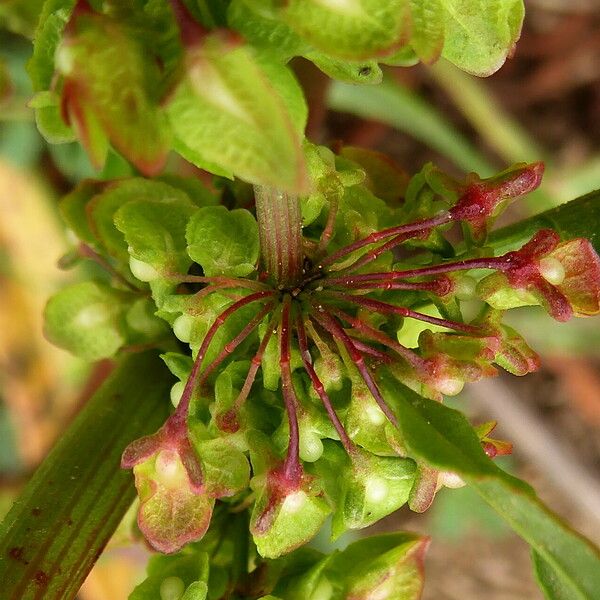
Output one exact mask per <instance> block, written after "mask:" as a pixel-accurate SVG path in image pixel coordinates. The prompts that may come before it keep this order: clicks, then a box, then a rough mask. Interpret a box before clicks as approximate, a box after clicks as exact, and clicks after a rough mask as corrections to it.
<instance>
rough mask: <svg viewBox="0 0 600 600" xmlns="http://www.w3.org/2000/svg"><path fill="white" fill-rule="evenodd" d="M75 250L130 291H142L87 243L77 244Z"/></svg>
mask: <svg viewBox="0 0 600 600" xmlns="http://www.w3.org/2000/svg"><path fill="white" fill-rule="evenodd" d="M77 252H78V254H79V256H81V257H82V258H89V259H90V260H93V261H94V262H95V263H96V264H98V265H99V266H100V267H102V268H103V269H104V270H105V271H106V272H107V273H109V274H110V275H112V276H113V277H114V278H115V279H116V280H117V281H119V282H120V283H122V284H123V285H124V286H126V287H128V288H129V289H130V290H131V291H133V292H137V293H138V294H139V293H140V292H141V291H142V290H140V288H138V287H136V286H135V285H134V284H133V283H131V281H129V280H128V279H127V278H126V277H124V276H123V275H122V274H121V273H119V271H117V270H116V269H115V268H114V267H113V266H112V265H111V264H110V263H109V262H108V261H107V260H106V259H104V258H103V257H102V256H100V255H99V254H98V253H97V252H96V251H95V250H93V249H92V248H90V247H89V246H88V245H87V244H83V243H81V244H79V246H78V248H77Z"/></svg>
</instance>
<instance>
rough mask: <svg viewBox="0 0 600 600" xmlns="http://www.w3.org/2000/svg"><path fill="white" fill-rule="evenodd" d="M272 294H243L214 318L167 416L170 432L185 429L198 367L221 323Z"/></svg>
mask: <svg viewBox="0 0 600 600" xmlns="http://www.w3.org/2000/svg"><path fill="white" fill-rule="evenodd" d="M274 294H275V292H274V291H262V292H256V293H254V294H250V295H248V296H245V297H244V298H241V299H240V300H238V301H237V302H234V303H233V304H232V305H231V306H229V307H228V308H226V309H225V310H224V311H223V312H222V313H221V314H220V315H219V316H218V317H217V318H216V319H215V321H214V323H213V324H212V325H211V326H210V328H209V330H208V331H207V333H206V335H205V336H204V339H203V340H202V344H201V345H200V349H199V350H198V354H197V355H196V360H195V361H194V365H193V366H192V370H191V372H190V375H189V377H188V380H187V382H186V384H185V388H184V389H183V394H182V396H181V400H180V401H179V404H178V405H177V408H176V410H175V412H174V413H173V414H172V415H171V417H169V420H168V421H167V425H168V429H169V431H170V432H172V433H179V432H181V431H187V425H186V421H187V414H188V410H189V406H190V401H191V399H192V395H193V392H194V389H195V388H196V380H197V378H198V374H199V373H200V367H201V366H202V361H203V360H204V357H205V355H206V351H207V350H208V347H209V345H210V343H211V342H212V340H213V338H214V336H215V334H216V333H217V331H218V330H219V328H220V327H221V326H222V325H223V323H224V322H225V321H226V320H227V318H228V317H229V316H231V315H232V314H233V313H235V312H236V311H237V310H239V309H240V308H242V307H243V306H246V305H247V304H252V303H253V302H258V301H260V300H263V299H265V298H269V297H271V296H273V295H274Z"/></svg>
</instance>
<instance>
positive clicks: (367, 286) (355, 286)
mask: <svg viewBox="0 0 600 600" xmlns="http://www.w3.org/2000/svg"><path fill="white" fill-rule="evenodd" d="M332 285H333V286H335V287H344V288H346V289H352V290H384V291H390V290H409V291H410V290H420V291H424V292H432V293H433V294H436V295H438V296H445V295H446V294H448V293H450V291H451V290H452V282H451V281H450V279H449V278H448V277H440V278H438V279H432V280H431V281H418V282H410V281H390V280H389V279H380V280H375V279H374V280H373V281H352V280H350V281H348V283H345V284H342V283H340V284H337V285H336V284H332Z"/></svg>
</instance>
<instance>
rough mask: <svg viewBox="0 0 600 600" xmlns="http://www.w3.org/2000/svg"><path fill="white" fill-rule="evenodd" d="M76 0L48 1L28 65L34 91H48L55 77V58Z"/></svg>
mask: <svg viewBox="0 0 600 600" xmlns="http://www.w3.org/2000/svg"><path fill="white" fill-rule="evenodd" d="M75 4H76V0H47V1H46V2H45V4H44V8H43V9H42V13H41V14H40V20H39V21H38V27H37V30H36V32H35V38H34V43H33V54H32V56H31V59H30V60H29V64H28V65H27V70H28V71H29V76H30V77H31V81H32V83H33V89H34V90H35V91H37V92H41V91H43V90H48V89H49V88H50V87H51V85H52V78H53V77H54V56H55V54H56V49H57V48H58V45H59V43H60V41H61V38H62V34H63V31H64V29H65V27H66V25H67V22H68V21H69V17H70V16H71V12H72V10H73V7H74V6H75Z"/></svg>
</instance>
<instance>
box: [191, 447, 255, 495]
mask: <svg viewBox="0 0 600 600" xmlns="http://www.w3.org/2000/svg"><path fill="white" fill-rule="evenodd" d="M196 448H197V452H198V456H200V460H201V462H202V469H203V472H204V477H205V486H206V493H207V494H209V495H210V496H213V497H215V498H222V497H225V496H233V495H235V494H237V493H238V492H241V491H243V490H244V489H246V488H247V487H248V483H249V481H250V465H249V463H248V459H247V458H246V456H245V454H244V453H243V452H241V451H240V450H238V449H237V448H236V447H235V446H234V445H233V443H232V442H231V441H230V440H227V439H223V438H216V439H214V440H206V441H202V442H198V443H197V445H196Z"/></svg>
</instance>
